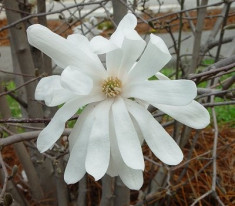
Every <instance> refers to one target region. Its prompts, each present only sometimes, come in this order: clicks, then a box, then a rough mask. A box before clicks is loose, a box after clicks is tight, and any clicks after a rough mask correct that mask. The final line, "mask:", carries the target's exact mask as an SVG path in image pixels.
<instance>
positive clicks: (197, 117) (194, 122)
mask: <svg viewBox="0 0 235 206" xmlns="http://www.w3.org/2000/svg"><path fill="white" fill-rule="evenodd" d="M156 77H157V78H158V79H160V80H169V78H168V77H167V76H165V75H164V74H162V73H160V72H158V73H157V74H156ZM155 106H157V108H158V109H160V110H162V111H163V112H165V113H166V114H168V115H170V116H171V117H173V118H174V119H176V120H177V121H179V122H181V123H183V124H185V125H187V126H189V127H192V128H194V129H202V128H205V127H206V126H207V125H208V124H209V123H210V115H209V112H208V111H207V110H206V108H204V107H203V106H202V105H201V104H199V103H198V102H196V101H194V100H193V101H192V102H191V103H190V104H188V105H185V106H170V105H160V104H159V105H155Z"/></svg>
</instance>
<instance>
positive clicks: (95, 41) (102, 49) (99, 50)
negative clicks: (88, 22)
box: [90, 36, 118, 54]
mask: <svg viewBox="0 0 235 206" xmlns="http://www.w3.org/2000/svg"><path fill="white" fill-rule="evenodd" d="M90 46H91V48H92V50H93V52H94V53H96V54H104V53H108V52H110V51H113V50H115V49H117V48H118V47H117V46H116V45H115V44H114V43H113V42H112V41H110V40H108V39H106V38H104V37H102V36H95V37H94V38H92V39H91V41H90Z"/></svg>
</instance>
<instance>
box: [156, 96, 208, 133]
mask: <svg viewBox="0 0 235 206" xmlns="http://www.w3.org/2000/svg"><path fill="white" fill-rule="evenodd" d="M156 107H157V108H158V109H160V110H161V111H163V112H164V113H166V114H168V115H170V116H171V117H173V118H174V119H176V120H177V121H179V122H181V123H183V124H185V125H187V126H189V127H192V128H194V129H203V128H205V127H206V126H207V125H208V124H209V123H210V115H209V112H208V111H207V110H206V108H205V107H203V106H202V105H201V104H199V103H198V102H196V101H194V100H193V101H192V102H191V103H190V104H188V105H185V106H172V105H161V104H158V105H156Z"/></svg>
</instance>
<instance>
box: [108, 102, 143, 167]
mask: <svg viewBox="0 0 235 206" xmlns="http://www.w3.org/2000/svg"><path fill="white" fill-rule="evenodd" d="M112 114H113V122H114V128H115V133H116V137H117V143H118V147H119V150H120V153H121V156H122V158H123V161H124V162H125V163H126V165H127V166H128V167H130V168H133V169H140V170H144V158H143V154H142V150H141V146H140V142H139V139H138V135H137V133H136V131H135V127H134V125H133V123H132V121H131V118H130V115H129V114H128V111H127V109H126V105H125V103H124V101H123V99H122V98H117V99H115V102H114V103H113V105H112Z"/></svg>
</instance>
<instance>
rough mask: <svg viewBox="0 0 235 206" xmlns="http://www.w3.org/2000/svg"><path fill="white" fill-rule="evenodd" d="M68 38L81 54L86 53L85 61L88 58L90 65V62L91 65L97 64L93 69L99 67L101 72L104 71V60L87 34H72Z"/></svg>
mask: <svg viewBox="0 0 235 206" xmlns="http://www.w3.org/2000/svg"><path fill="white" fill-rule="evenodd" d="M67 40H68V42H69V43H70V45H71V47H72V48H74V49H75V50H76V51H77V52H79V53H80V54H83V53H84V56H83V58H84V59H83V61H84V60H85V61H86V60H87V64H88V65H89V64H90V66H91V67H94V66H95V67H94V68H93V69H97V68H98V69H99V70H100V72H103V71H104V66H103V64H102V62H101V61H100V59H99V57H98V56H97V53H95V52H94V51H93V48H92V47H91V45H90V42H89V40H88V39H87V38H86V37H85V36H83V35H81V34H71V35H69V36H68V37H67ZM85 55H86V56H85Z"/></svg>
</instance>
